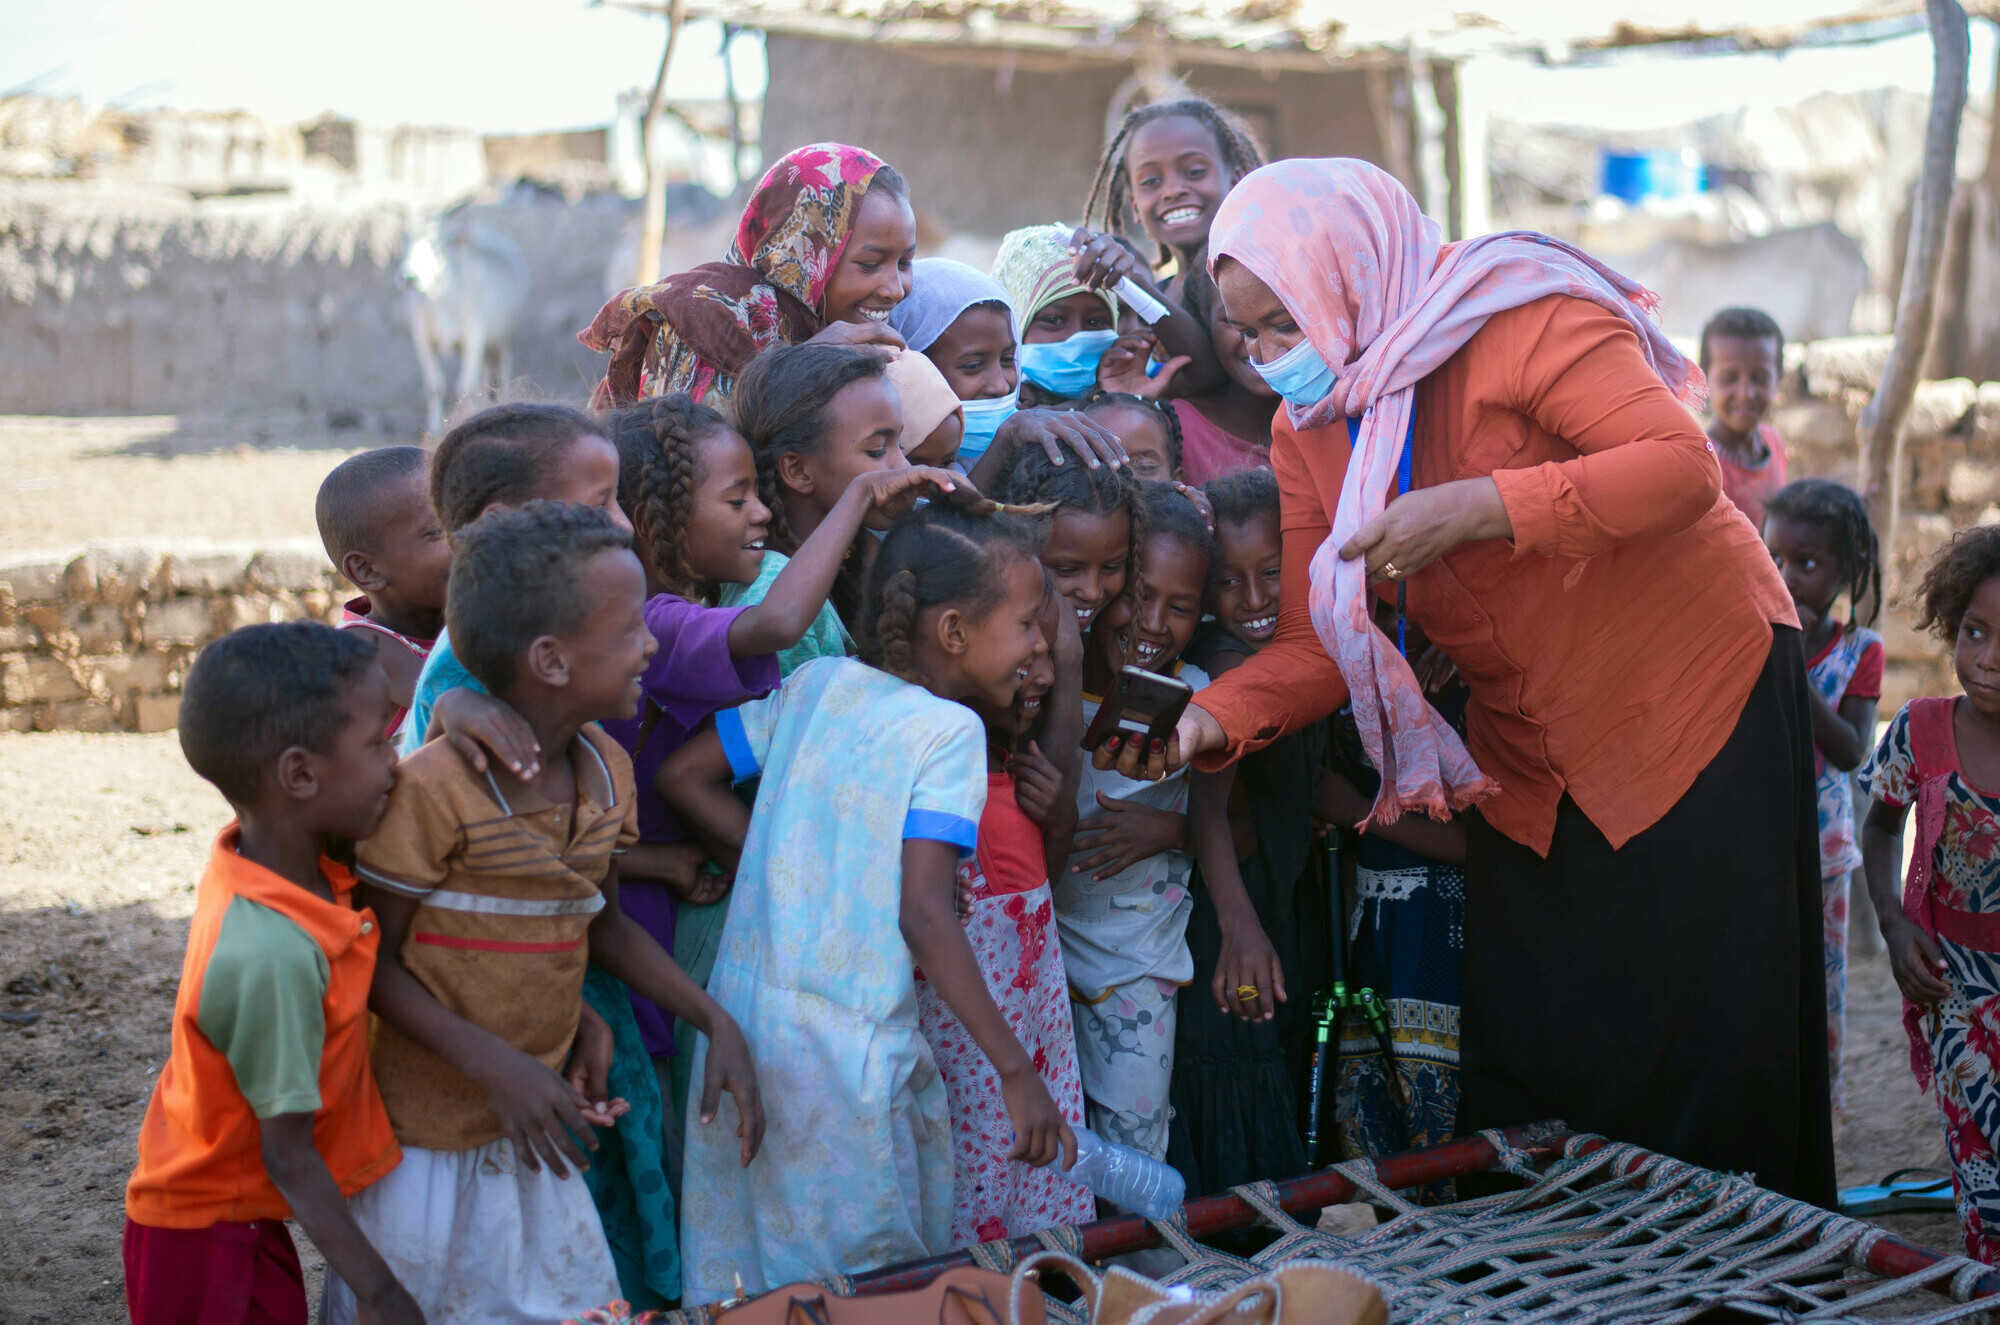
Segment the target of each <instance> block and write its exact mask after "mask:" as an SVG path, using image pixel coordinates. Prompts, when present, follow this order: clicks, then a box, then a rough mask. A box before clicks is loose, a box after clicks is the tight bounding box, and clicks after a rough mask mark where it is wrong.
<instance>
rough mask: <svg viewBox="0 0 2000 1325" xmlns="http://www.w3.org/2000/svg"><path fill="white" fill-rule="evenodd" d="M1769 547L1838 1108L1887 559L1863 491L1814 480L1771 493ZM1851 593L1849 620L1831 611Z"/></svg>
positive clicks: (1766, 530) (1879, 672)
mask: <svg viewBox="0 0 2000 1325" xmlns="http://www.w3.org/2000/svg"><path fill="white" fill-rule="evenodd" d="M1764 509H1765V516H1764V546H1765V547H1767V548H1769V549H1770V550H1771V559H1772V560H1773V561H1775V562H1776V563H1777V566H1778V573H1779V574H1780V575H1782V576H1783V577H1784V580H1785V588H1786V590H1787V591H1788V592H1790V594H1791V595H1792V603H1793V605H1794V606H1795V607H1797V608H1798V612H1799V629H1800V630H1801V631H1802V632H1803V633H1804V639H1803V641H1802V646H1803V647H1804V649H1805V654H1806V696H1807V703H1808V704H1809V705H1810V711H1811V715H1812V730H1813V774H1814V780H1815V785H1814V792H1815V795H1816V797H1817V800H1818V808H1819V874H1820V898H1821V917H1822V920H1823V924H1824V927H1825V938H1826V1052H1827V1081H1828V1083H1829V1084H1830V1085H1831V1087H1832V1094H1833V1106H1834V1108H1836V1109H1838V1108H1840V1107H1841V1095H1840V1049H1841V1042H1842V1040H1843V1039H1845V1037H1846V1032H1847V885H1848V876H1849V875H1850V874H1852V873H1853V872H1854V871H1855V870H1856V869H1857V868H1858V867H1859V866H1860V864H1861V848H1860V847H1859V846H1857V845H1856V844H1855V840H1854V792H1853V789H1852V788H1851V787H1849V786H1848V782H1847V777H1848V774H1849V773H1850V772H1852V771H1853V770H1854V769H1856V768H1858V767H1860V765H1861V761H1862V760H1863V759H1865V758H1867V757H1868V746H1869V742H1870V741H1872V740H1873V739H1874V737H1875V703H1876V701H1877V700H1879V699H1880V698H1881V697H1882V669H1883V665H1884V662H1885V652H1884V650H1883V648H1882V637H1881V636H1880V635H1877V634H1876V633H1875V632H1874V631H1872V630H1870V629H1868V627H1867V625H1866V623H1867V622H1868V621H1871V620H1873V619H1874V616H1875V611H1876V608H1877V607H1878V606H1879V605H1880V603H1881V601H1882V562H1881V554H1880V552H1879V550H1878V549H1877V547H1876V541H1875V528H1874V526H1873V525H1871V524H1870V523H1869V522H1868V508H1867V507H1866V506H1865V505H1863V504H1862V501H1861V496H1860V494H1859V493H1857V492H1855V491H1854V489H1852V488H1850V487H1848V486H1847V485H1846V484H1844V483H1835V482H1833V481H1832V480H1831V479H1823V478H1808V479H1800V480H1799V481H1798V482H1796V483H1792V484H1788V485H1786V486H1785V487H1783V488H1780V489H1779V490H1778V491H1777V492H1774V493H1772V494H1771V495H1770V496H1769V497H1767V498H1766V499H1765V507H1764ZM1842 595H1845V596H1846V598H1847V601H1848V611H1849V613H1850V615H1851V616H1852V617H1853V620H1851V621H1842V620H1840V619H1839V618H1838V617H1836V616H1834V614H1833V608H1834V604H1835V603H1836V602H1837V601H1839V599H1840V598H1841V597H1842Z"/></svg>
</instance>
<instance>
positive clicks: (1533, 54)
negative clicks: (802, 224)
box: [629, 0, 2000, 69]
mask: <svg viewBox="0 0 2000 1325" xmlns="http://www.w3.org/2000/svg"><path fill="white" fill-rule="evenodd" d="M629 7H633V8H664V4H661V3H659V0H636V2H635V3H632V4H630V5H629ZM1965 8H1966V9H1967V11H1968V12H1970V13H1973V14H1975V15H1984V16H1987V17H1994V16H2000V0H1967V2H1966V4H1965ZM686 12H687V13H688V15H689V16H690V17H702V18H714V19H720V20H722V21H724V22H728V23H734V24H737V25H739V26H742V27H748V28H759V29H763V30H765V31H771V32H784V33H795V34H799V35H804V36H818V37H826V38H832V39H837V40H849V41H867V42H872V43H878V44H883V43H886V44H890V45H901V46H910V47H923V48H930V49H933V50H936V51H938V52H939V53H945V52H950V51H957V52H967V51H972V52H977V51H981V50H985V51H990V52H994V53H1001V52H1011V53H1015V54H1017V55H1029V56H1032V55H1036V54H1043V55H1050V56H1057V57H1060V58H1062V59H1064V60H1078V59H1082V60H1091V61H1100V60H1101V61H1120V62H1122V61H1130V60H1135V59H1139V60H1143V59H1145V58H1146V57H1147V56H1148V55H1160V54H1172V55H1174V56H1176V57H1178V58H1183V59H1199V60H1215V61H1218V62H1221V63H1230V64H1251V65H1255V66H1256V67H1258V68H1265V69H1282V68H1295V67H1310V68H1324V67H1325V66H1326V65H1327V64H1328V63H1348V62H1355V63H1369V62H1372V61H1375V60H1381V59H1386V58H1391V57H1394V58H1402V57H1403V56H1404V55H1405V54H1406V53H1407V52H1408V51H1410V50H1411V49H1412V47H1413V46H1414V47H1415V48H1417V49H1421V50H1424V51H1428V52H1431V53H1433V54H1436V55H1440V56H1444V57H1450V56H1454V55H1462V54H1469V53H1471V52H1473V51H1477V50H1495V51H1504V52H1507V53H1510V54H1514V55H1522V56H1528V57H1530V58H1538V59H1545V60H1551V61H1557V62H1561V61H1568V60H1572V59H1577V58H1589V57H1590V56H1591V55H1592V54H1593V53H1597V52H1604V51H1609V50H1616V49H1623V48H1628V47H1634V46H1681V47H1686V48H1690V50H1691V51H1693V52H1699V53H1719V52H1721V51H1727V50H1774V49H1784V48H1787V47H1792V46H1799V45H1819V44H1829V43H1843V42H1852V41H1872V40H1880V39H1882V38H1884V37H1890V36H1898V35H1901V34H1902V33H1905V32H1911V31H1916V30H1920V29H1921V28H1922V27H1923V26H1924V6H1923V3H1922V0H1875V2H1874V3H1860V2H1858V0H1585V2H1583V3H1579V2H1578V0H690V2H689V3H688V4H687V9H686Z"/></svg>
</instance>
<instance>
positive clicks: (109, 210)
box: [0, 181, 720, 436]
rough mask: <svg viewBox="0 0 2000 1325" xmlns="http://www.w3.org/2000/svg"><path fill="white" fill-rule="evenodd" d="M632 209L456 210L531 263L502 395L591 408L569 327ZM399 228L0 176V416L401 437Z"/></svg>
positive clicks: (361, 214) (618, 257)
mask: <svg viewBox="0 0 2000 1325" xmlns="http://www.w3.org/2000/svg"><path fill="white" fill-rule="evenodd" d="M637 210H638V209H637V205H636V204H631V203H627V202H625V201H624V200H623V199H620V198H617V197H593V198H589V199H585V200H584V201H582V202H579V203H574V204H571V203H565V202H562V201H560V200H558V199H550V198H546V197H542V196H540V195H538V194H535V193H533V192H527V193H524V194H523V195H522V196H521V197H520V198H518V199H515V200H511V201H507V202H502V203H494V204H480V205H476V206H472V207H469V208H468V209H467V214H468V215H469V216H471V217H473V218H474V219H476V220H477V221H479V222H480V223H482V224H485V225H491V226H493V227H494V228H496V229H499V230H501V231H503V232H505V233H506V234H507V235H508V236H509V237H510V238H511V239H513V240H514V242H515V243H516V244H518V245H519V246H520V248H521V252H522V255H523V257H525V258H526V260H527V263H528V269H529V273H530V286H529V295H528V301H527V307H526V312H525V313H524V314H523V316H522V324H521V326H520V327H519V328H517V330H516V333H515V336H514V341H513V347H514V375H515V380H514V381H513V382H512V383H510V384H509V385H510V390H511V391H512V392H514V393H515V394H524V395H540V396H546V397H552V398H555V399H561V400H575V401H579V402H580V401H582V400H584V399H585V398H587V397H588V395H589V393H590V388H591V386H592V384H593V383H594V382H595V381H596V380H597V378H598V377H599V376H601V375H602V373H603V365H604V356H603V355H600V354H596V353H594V352H592V351H590V350H587V349H585V348H584V347H583V346H581V345H579V344H578V343H577V340H576V333H577V332H578V331H579V330H580V329H581V328H583V327H585V326H587V325H588V324H589V322H590V319H591V318H592V317H594V316H595V315H596V313H597V310H598V308H599V307H600V306H601V305H602V304H603V302H604V299H605V298H606V296H607V294H609V293H610V292H611V291H612V290H614V289H615V288H616V287H617V284H618V283H620V282H622V280H623V277H624V273H625V272H627V271H629V268H630V259H629V257H626V256H624V254H625V251H626V250H635V249H636V243H637V241H636V239H634V240H632V241H630V242H627V241H626V240H625V239H624V237H623V236H624V232H625V230H626V228H627V226H628V223H635V217H636V215H637ZM410 220H411V218H410V216H409V215H407V214H405V213H404V212H403V211H401V210H400V209H397V208H392V207H387V206H383V207H376V208H372V209H363V210H352V209H344V208H330V207H311V206H304V205H299V204H295V203H292V202H289V201H279V202H271V201H269V200H261V199H255V198H252V199H247V200H245V199H232V198H216V199H209V200H206V201H203V202H195V201H192V200H190V199H189V198H187V197H186V196H185V195H184V194H183V195H178V196H175V195H171V194H169V193H166V192H164V191H155V192H151V193H149V192H146V191H143V190H130V191H125V192H119V193H109V192H106V191H103V190H92V189H87V188H83V187H81V186H65V185H61V184H52V183H44V182H34V181H29V182H20V181H0V412H5V413H14V414H65V413H83V414H89V413H105V412H124V411H131V412H135V413H158V414H166V413H180V412H184V411H190V410H219V409H228V410H245V409H252V410H254V409H287V410H300V411H304V412H308V413H315V414H320V415H323V416H326V417H329V418H331V417H336V416H365V417H366V418H367V422H368V424H369V426H371V427H373V428H375V429H377V430H379V431H381V432H383V433H385V434H390V435H401V436H410V435H414V434H415V433H416V432H417V430H418V427H419V426H420V424H421V422H422V419H423V407H424V398H423V387H422V382H421V379H420V378H419V375H418V369H417V357H416V351H415V349H414V348H413V346H412V344H411V338H410V325H409V312H408V307H407V305H406V303H405V296H404V291H403V288H402V285H401V282H400V280H399V277H398V269H399V266H400V264H401V262H402V255H403V251H404V247H405V244H406V238H407V232H408V229H409V225H410ZM719 251H720V250H719V249H707V250H704V254H705V256H707V255H712V254H713V253H715V252H719ZM670 270H671V269H670ZM613 271H615V272H616V273H617V277H616V278H615V279H614V278H613V276H612V275H611V273H612V272H613ZM455 363H456V357H455V356H452V357H451V358H450V359H448V361H447V364H446V373H447V378H446V380H447V381H450V380H452V378H451V374H452V373H453V372H454V368H455Z"/></svg>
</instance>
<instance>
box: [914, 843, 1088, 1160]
mask: <svg viewBox="0 0 2000 1325" xmlns="http://www.w3.org/2000/svg"><path fill="white" fill-rule="evenodd" d="M957 874H958V848H957V847H954V846H953V845H952V844H951V843H949V842H933V841H929V840H927V839H923V838H910V839H908V840H906V841H905V842H904V843H903V902H902V908H901V914H900V916H899V917H898V920H899V924H900V927H901V929H902V932H903V941H904V942H905V943H907V944H909V945H910V952H911V953H912V954H913V955H914V956H915V957H916V959H917V966H918V968H919V969H921V970H922V971H923V973H924V978H925V979H926V980H928V981H930V983H931V985H932V987H933V988H935V989H936V990H937V991H938V996H939V997H940V998H942V999H943V1000H944V1004H945V1006H946V1007H948V1008H950V1009H951V1011H952V1015H953V1016H955V1017H957V1018H958V1020H959V1022H960V1024H962V1025H963V1026H964V1027H965V1029H966V1031H967V1033H969V1034H970V1035H971V1036H972V1040H973V1043H974V1044H977V1045H978V1046H979V1051H980V1052H981V1053H983V1054H985V1055H986V1057H987V1059H988V1060H989V1061H991V1062H992V1064H993V1070H994V1071H995V1072H997V1073H999V1074H1000V1094H1001V1096H1002V1098H1003V1099H1005V1101H1006V1104H1007V1116H1008V1118H1009V1119H1010V1120H1011V1121H1012V1122H1013V1125H1014V1148H1013V1150H1012V1151H1011V1152H1009V1154H1008V1158H1009V1159H1018V1160H1020V1161H1021V1162H1022V1163H1024V1164H1029V1165H1033V1166H1034V1167H1037V1168H1039V1167H1041V1166H1042V1165H1045V1164H1048V1163H1050V1162H1051V1161H1053V1160H1055V1159H1056V1158H1057V1156H1058V1155H1060V1156H1061V1157H1062V1159H1063V1167H1064V1168H1068V1167H1069V1166H1070V1165H1072V1164H1074V1163H1076V1134H1075V1133H1073V1132H1071V1131H1070V1128H1069V1124H1068V1123H1066V1122H1064V1121H1063V1116H1062V1111H1061V1110H1060V1109H1058V1108H1057V1107H1056V1102H1055V1099H1054V1097H1052V1096H1051V1095H1050V1094H1049V1088H1048V1087H1047V1086H1046V1085H1044V1084H1043V1083H1042V1079H1041V1077H1040V1075H1039V1074H1037V1073H1036V1071H1035V1062H1034V1059H1032V1058H1030V1057H1029V1056H1028V1051H1027V1050H1025V1049H1023V1048H1022V1047H1021V1041H1020V1040H1019V1039H1017V1038H1016V1037H1015V1035H1014V1029H1013V1027H1011V1026H1009V1025H1008V1024H1007V1018H1006V1016H1005V1015H1004V1014H1002V1012H1001V1011H1000V1008H999V1007H998V1005H996V1004H995V1003H994V1002H993V995H992V994H991V993H989V992H988V991H987V988H986V979H985V977H984V976H982V975H981V974H980V973H979V961H978V959H977V958H975V957H974V956H973V955H972V945H971V944H970V943H969V942H967V941H966V937H965V930H964V928H963V927H962V926H961V925H960V924H959V920H958V909H957V900H956V898H957V883H956V879H957Z"/></svg>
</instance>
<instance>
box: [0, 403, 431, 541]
mask: <svg viewBox="0 0 2000 1325" xmlns="http://www.w3.org/2000/svg"><path fill="white" fill-rule="evenodd" d="M415 440H416V439H415V438H406V437H381V436H375V435H373V434H369V433H364V432H361V431H359V430H357V429H345V428H343V429H335V428H330V427H328V426H327V424H326V422H325V421H324V420H323V419H318V418H307V417H304V416H295V415H264V416H230V417H220V416H218V417H214V418H193V417H187V416H182V417H178V418H176V417H174V416H170V415H165V416H153V417H133V418H89V419H72V418H41V417H30V416H24V415H0V555H5V554H7V553H10V552H23V551H30V550H37V551H39V550H45V549H47V550H53V549H60V548H68V547H73V546H75V545H77V544H79V543H84V542H89V541H92V540H102V539H109V540H114V541H123V540H135V539H152V538H159V537H166V536H189V535H192V536H198V537H202V538H226V539H259V538H294V537H300V536H307V537H309V536H311V535H312V534H313V532H314V528H313V495H314V494H315V493H317V492H318V491H319V483H320V480H321V479H322V478H325V477H326V472H327V470H329V469H331V468H333V467H334V466H335V465H337V464H339V463H340V462H341V461H342V460H343V459H345V458H346V457H347V456H348V455H349V454H351V453H352V452H354V451H356V450H359V449H361V448H363V447H368V446H381V445H385V444H388V443H391V442H413V441H415Z"/></svg>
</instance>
